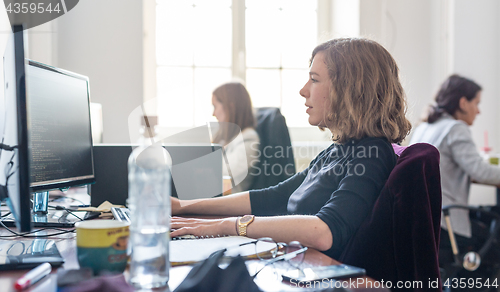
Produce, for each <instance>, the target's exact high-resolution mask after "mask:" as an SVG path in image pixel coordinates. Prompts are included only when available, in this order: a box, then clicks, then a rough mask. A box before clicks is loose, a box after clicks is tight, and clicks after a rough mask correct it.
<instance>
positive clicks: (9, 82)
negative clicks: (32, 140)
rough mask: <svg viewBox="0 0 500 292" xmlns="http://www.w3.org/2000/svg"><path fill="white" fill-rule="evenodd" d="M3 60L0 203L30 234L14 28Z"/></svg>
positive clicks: (18, 41) (20, 65)
mask: <svg viewBox="0 0 500 292" xmlns="http://www.w3.org/2000/svg"><path fill="white" fill-rule="evenodd" d="M13 31H16V33H12V34H11V35H10V36H9V40H8V42H7V47H6V49H5V53H4V57H3V69H4V70H3V73H4V95H3V97H2V99H1V100H0V117H1V118H0V131H1V132H0V137H1V141H0V143H1V144H0V146H1V147H0V199H1V200H2V201H6V202H7V205H8V206H9V208H10V210H11V212H12V214H13V215H14V219H15V222H16V226H17V228H18V230H19V231H21V232H25V231H30V230H31V213H30V189H29V162H28V156H29V155H28V121H27V118H28V116H27V112H26V111H27V108H26V99H27V96H26V81H25V55H24V40H23V30H22V27H19V26H14V27H13Z"/></svg>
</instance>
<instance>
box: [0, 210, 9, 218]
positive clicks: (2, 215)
mask: <svg viewBox="0 0 500 292" xmlns="http://www.w3.org/2000/svg"><path fill="white" fill-rule="evenodd" d="M10 214H12V212H10V211H9V212H7V214H5V215H2V217H0V218H4V217H7V216H9V215H10Z"/></svg>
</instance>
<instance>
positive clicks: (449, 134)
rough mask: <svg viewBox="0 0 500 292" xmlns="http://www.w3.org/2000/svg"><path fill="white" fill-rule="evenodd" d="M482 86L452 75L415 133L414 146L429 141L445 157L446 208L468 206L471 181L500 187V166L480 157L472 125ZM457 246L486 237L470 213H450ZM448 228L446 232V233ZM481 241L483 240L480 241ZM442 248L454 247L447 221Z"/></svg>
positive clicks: (444, 198)
mask: <svg viewBox="0 0 500 292" xmlns="http://www.w3.org/2000/svg"><path fill="white" fill-rule="evenodd" d="M480 101H481V87H480V86H479V85H478V84H476V83H475V82H474V81H472V80H470V79H467V78H464V77H461V76H459V75H451V76H450V77H448V79H446V80H445V82H444V83H443V84H442V85H441V88H440V89H439V91H438V93H437V95H436V104H435V105H433V106H431V108H430V112H429V114H428V117H427V118H426V119H424V123H422V124H421V125H420V126H418V127H417V128H416V129H415V132H414V133H413V136H412V138H411V141H410V144H414V143H418V142H425V143H429V144H432V145H434V146H435V147H436V148H437V149H438V150H439V152H440V154H441V160H440V171H441V189H442V194H443V199H442V202H443V203H442V204H443V206H446V205H450V204H458V205H465V206H466V205H468V201H469V189H470V183H471V180H473V181H476V182H479V183H484V184H491V185H500V167H498V166H493V165H489V164H488V163H487V162H486V161H484V159H483V158H482V157H481V156H480V154H479V152H478V150H477V147H476V145H475V144H474V141H473V140H472V135H471V131H470V129H469V126H471V125H472V124H473V123H474V120H475V119H476V115H477V114H479V103H480ZM450 216H451V222H452V226H453V231H454V233H455V237H456V240H457V243H458V245H459V246H461V247H471V246H474V247H477V245H478V244H480V242H479V241H480V238H482V237H484V235H483V233H484V230H483V227H482V226H481V224H480V222H477V221H472V224H471V220H470V218H469V212H468V211H467V210H458V209H454V210H450ZM443 229H444V230H443ZM478 239H479V240H478ZM441 246H442V247H447V248H448V247H450V241H449V236H448V232H447V231H446V224H445V221H444V218H442V220H441Z"/></svg>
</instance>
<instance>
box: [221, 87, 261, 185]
mask: <svg viewBox="0 0 500 292" xmlns="http://www.w3.org/2000/svg"><path fill="white" fill-rule="evenodd" d="M212 104H213V106H214V113H213V116H214V117H215V118H217V121H219V130H218V131H217V134H216V135H215V137H214V139H213V143H217V144H221V145H222V146H224V152H225V158H224V161H223V163H222V165H223V175H225V176H230V177H231V178H232V181H233V184H234V185H235V186H234V187H233V188H232V190H231V192H232V193H237V192H241V191H247V190H248V189H249V187H250V185H251V184H252V182H253V179H254V176H253V175H251V172H250V168H251V167H252V166H254V165H255V164H256V163H257V162H258V161H259V157H258V155H259V141H260V140H259V135H258V134H257V132H256V131H255V119H254V116H253V112H252V101H251V99H250V95H249V94H248V91H247V89H246V88H245V86H244V85H243V84H241V83H239V82H229V83H224V84H222V85H220V86H219V87H217V88H216V89H215V90H214V91H213V94H212ZM240 131H241V136H240V137H238V134H239V133H240Z"/></svg>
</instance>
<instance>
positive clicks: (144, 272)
mask: <svg viewBox="0 0 500 292" xmlns="http://www.w3.org/2000/svg"><path fill="white" fill-rule="evenodd" d="M168 237H169V230H168V229H167V228H156V227H152V228H148V227H143V228H141V230H139V232H136V233H133V234H132V236H131V241H132V242H133V243H132V245H133V246H134V257H132V259H133V260H132V261H131V263H130V275H131V278H130V282H131V283H132V284H133V285H134V286H136V287H143V288H154V287H161V286H164V284H165V283H167V282H168V278H169V269H168V266H169V265H170V263H169V258H168V242H169V238H168ZM132 275H133V276H132Z"/></svg>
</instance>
